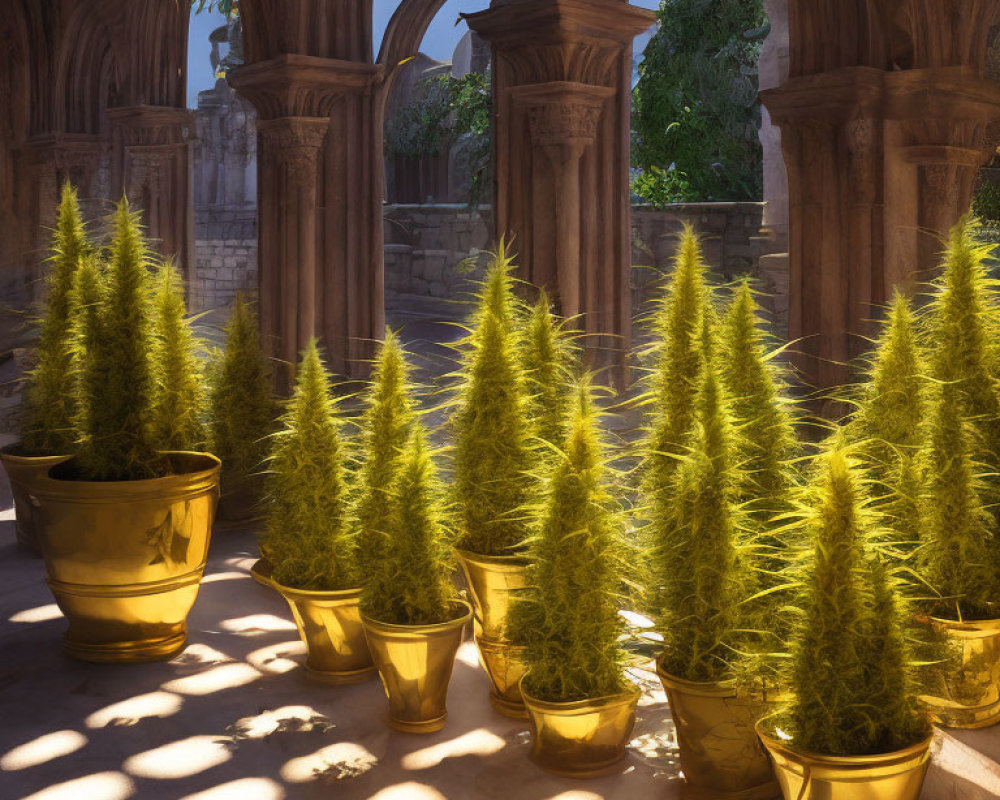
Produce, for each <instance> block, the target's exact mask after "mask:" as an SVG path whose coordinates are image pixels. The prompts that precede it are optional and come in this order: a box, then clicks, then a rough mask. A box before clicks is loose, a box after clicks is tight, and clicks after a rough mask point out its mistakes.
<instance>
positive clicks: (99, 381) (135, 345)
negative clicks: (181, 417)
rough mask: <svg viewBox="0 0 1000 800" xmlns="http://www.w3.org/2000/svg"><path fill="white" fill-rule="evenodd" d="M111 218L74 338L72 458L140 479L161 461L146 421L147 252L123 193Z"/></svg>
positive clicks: (95, 476) (85, 466) (83, 470)
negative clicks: (75, 448)
mask: <svg viewBox="0 0 1000 800" xmlns="http://www.w3.org/2000/svg"><path fill="white" fill-rule="evenodd" d="M112 223H113V236H112V242H111V260H110V264H109V265H108V268H107V274H106V278H105V284H106V285H105V288H104V290H103V291H102V292H101V293H100V302H99V304H98V306H97V308H96V313H94V314H90V315H87V323H86V325H85V330H84V331H83V337H82V339H81V341H80V347H81V348H82V350H83V352H84V353H85V354H86V357H85V359H84V363H83V374H82V376H81V380H80V381H79V382H78V383H77V385H76V389H77V404H78V408H79V416H78V419H79V421H80V425H81V430H80V433H81V439H82V442H81V447H80V452H79V455H78V459H77V461H78V464H79V469H80V474H81V477H83V478H84V479H86V480H100V481H107V480H140V479H143V478H151V477H156V476H157V475H158V474H159V471H160V469H161V459H160V458H159V457H158V456H157V453H156V440H155V438H154V437H153V435H152V429H151V427H150V420H151V418H152V408H153V395H154V387H155V381H154V375H153V371H152V368H151V363H150V357H149V353H150V350H151V348H152V346H153V341H154V337H155V322H154V317H153V309H152V303H151V302H150V299H151V292H150V282H151V276H150V273H149V262H150V254H149V251H148V248H147V245H146V240H145V237H144V236H143V234H142V231H141V229H140V227H139V221H138V215H137V214H136V213H135V212H133V211H132V210H131V208H130V207H129V204H128V201H127V200H125V199H124V198H123V199H122V200H121V202H120V203H118V206H117V209H116V210H115V213H114V217H113V220H112Z"/></svg>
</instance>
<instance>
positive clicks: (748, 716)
mask: <svg viewBox="0 0 1000 800" xmlns="http://www.w3.org/2000/svg"><path fill="white" fill-rule="evenodd" d="M656 674H657V675H658V676H659V678H660V682H661V683H662V684H663V689H664V691H665V692H666V693H667V701H668V702H669V703H670V715H671V717H672V718H673V721H674V727H675V728H676V730H677V747H678V750H679V751H680V762H681V770H682V771H683V772H684V784H683V787H682V790H681V794H682V796H683V797H684V798H686V799H687V800H773V799H774V798H778V797H781V790H780V789H779V787H778V783H777V781H776V780H775V776H774V771H773V770H772V769H771V762H770V760H769V759H768V757H767V753H765V752H764V749H763V748H762V747H761V744H760V740H759V739H758V738H757V733H756V730H755V725H756V724H757V720H759V719H760V718H761V717H762V716H763V715H764V713H765V710H766V708H767V704H766V703H764V702H763V701H761V700H754V699H752V698H743V697H739V696H738V695H737V693H736V690H735V689H734V687H733V685H732V684H727V683H703V682H694V681H685V680H681V679H680V678H676V677H674V676H673V675H670V674H669V673H668V672H666V670H664V668H663V664H662V662H661V661H660V660H657V662H656Z"/></svg>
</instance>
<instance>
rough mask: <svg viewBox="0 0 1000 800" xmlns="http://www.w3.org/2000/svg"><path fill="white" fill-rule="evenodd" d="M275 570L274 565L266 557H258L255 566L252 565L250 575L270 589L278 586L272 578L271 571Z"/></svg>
mask: <svg viewBox="0 0 1000 800" xmlns="http://www.w3.org/2000/svg"><path fill="white" fill-rule="evenodd" d="M273 572H274V566H273V565H272V564H271V562H270V561H268V560H267V559H266V558H263V557H261V558H258V559H257V560H256V561H254V562H253V566H252V567H250V577H251V578H253V579H254V580H255V581H256V582H257V583H259V584H260V585H261V586H266V587H267V588H268V589H274V588H276V585H275V583H274V580H272V578H271V573H273Z"/></svg>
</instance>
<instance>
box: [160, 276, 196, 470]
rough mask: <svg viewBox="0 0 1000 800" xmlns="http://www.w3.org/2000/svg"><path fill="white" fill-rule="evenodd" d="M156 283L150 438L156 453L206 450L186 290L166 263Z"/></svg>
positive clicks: (193, 337)
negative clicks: (151, 431) (158, 450)
mask: <svg viewBox="0 0 1000 800" xmlns="http://www.w3.org/2000/svg"><path fill="white" fill-rule="evenodd" d="M157 280H158V283H159V285H158V286H157V288H156V294H155V296H154V298H153V305H154V315H155V318H156V336H155V338H154V339H153V350H152V365H153V374H154V376H155V395H154V402H153V412H152V423H151V424H152V428H153V437H154V439H155V440H156V446H157V448H158V449H160V450H199V449H201V448H202V447H204V445H205V420H204V415H205V392H204V376H203V371H202V365H201V360H200V359H199V358H198V353H197V346H198V345H197V340H196V338H195V335H194V332H193V331H192V330H191V323H190V322H189V321H188V319H187V307H186V306H185V303H184V287H183V284H182V281H181V277H180V274H179V273H178V271H177V268H176V267H175V266H174V265H173V263H172V262H170V261H167V262H166V263H165V264H164V265H163V266H162V267H161V268H160V274H159V276H158V278H157Z"/></svg>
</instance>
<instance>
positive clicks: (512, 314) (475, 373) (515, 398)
mask: <svg viewBox="0 0 1000 800" xmlns="http://www.w3.org/2000/svg"><path fill="white" fill-rule="evenodd" d="M511 264H512V259H511V257H510V256H508V254H507V251H506V247H505V245H504V243H503V242H501V243H500V246H499V247H498V250H497V254H496V256H495V258H494V260H493V263H492V265H491V266H490V268H489V271H488V273H487V276H486V281H485V283H484V285H483V288H482V291H481V292H480V294H479V296H478V303H477V308H476V312H475V316H474V319H473V324H472V329H471V331H470V333H469V336H468V337H467V338H466V340H465V341H464V342H463V344H462V351H463V354H462V364H461V386H460V387H459V394H458V406H459V407H458V410H457V412H456V414H455V417H454V426H455V476H454V477H455V498H456V501H457V505H458V507H459V512H460V514H461V522H462V535H461V540H460V546H461V547H462V548H463V549H465V550H469V551H471V552H473V553H478V554H480V555H504V554H508V553H510V551H512V550H516V549H518V548H519V547H521V546H522V545H523V543H524V540H525V538H526V536H527V534H528V520H527V518H526V516H525V512H524V506H525V503H526V502H527V501H529V500H530V499H531V497H532V492H533V491H534V488H535V484H534V479H533V478H532V476H531V474H530V470H531V468H532V466H533V463H534V461H533V457H532V450H531V447H530V446H529V436H530V430H531V424H530V420H529V417H528V400H527V391H526V388H525V384H526V380H525V374H524V368H523V366H522V361H521V358H522V355H521V351H520V346H521V343H520V341H519V333H518V331H517V329H516V326H515V321H516V316H517V314H516V308H517V306H516V301H515V299H514V294H513V289H512V279H511V276H510V271H511Z"/></svg>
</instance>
